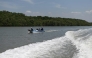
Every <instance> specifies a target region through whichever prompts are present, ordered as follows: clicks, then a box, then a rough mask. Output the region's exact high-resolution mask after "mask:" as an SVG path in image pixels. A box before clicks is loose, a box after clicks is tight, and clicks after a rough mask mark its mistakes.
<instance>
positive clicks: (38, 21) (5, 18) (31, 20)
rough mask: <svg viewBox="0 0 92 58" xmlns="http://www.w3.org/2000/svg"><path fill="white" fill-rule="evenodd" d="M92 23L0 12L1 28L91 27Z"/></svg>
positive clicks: (72, 19)
mask: <svg viewBox="0 0 92 58" xmlns="http://www.w3.org/2000/svg"><path fill="white" fill-rule="evenodd" d="M91 25H92V23H90V22H87V21H85V20H81V19H74V18H61V17H48V16H26V15H25V14H23V13H16V12H9V11H5V10H3V11H0V26H91Z"/></svg>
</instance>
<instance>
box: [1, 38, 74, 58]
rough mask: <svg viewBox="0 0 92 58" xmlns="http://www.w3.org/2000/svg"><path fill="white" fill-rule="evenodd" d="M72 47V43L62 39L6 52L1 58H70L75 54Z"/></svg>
mask: <svg viewBox="0 0 92 58" xmlns="http://www.w3.org/2000/svg"><path fill="white" fill-rule="evenodd" d="M70 47H72V45H71V43H70V41H69V40H68V39H67V38H66V37H60V38H55V39H53V40H48V41H45V42H38V43H33V44H29V45H25V46H21V47H17V48H14V49H9V50H6V51H5V52H3V53H0V58H69V57H72V56H73V54H74V51H72V50H73V48H70ZM71 51H72V52H71Z"/></svg>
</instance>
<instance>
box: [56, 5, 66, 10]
mask: <svg viewBox="0 0 92 58" xmlns="http://www.w3.org/2000/svg"><path fill="white" fill-rule="evenodd" d="M55 7H56V8H62V9H66V7H62V6H61V5H60V4H57V5H55Z"/></svg>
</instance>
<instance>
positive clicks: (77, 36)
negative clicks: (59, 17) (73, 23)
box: [66, 28, 92, 58]
mask: <svg viewBox="0 0 92 58" xmlns="http://www.w3.org/2000/svg"><path fill="white" fill-rule="evenodd" d="M66 37H67V38H69V39H70V40H71V41H72V43H73V44H74V45H75V46H76V48H77V50H78V52H77V53H76V55H75V56H74V57H73V58H92V28H90V29H81V30H78V31H68V32H66Z"/></svg>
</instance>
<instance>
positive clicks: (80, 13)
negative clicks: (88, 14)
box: [71, 12, 81, 14]
mask: <svg viewBox="0 0 92 58" xmlns="http://www.w3.org/2000/svg"><path fill="white" fill-rule="evenodd" d="M71 13H72V14H81V12H71Z"/></svg>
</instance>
